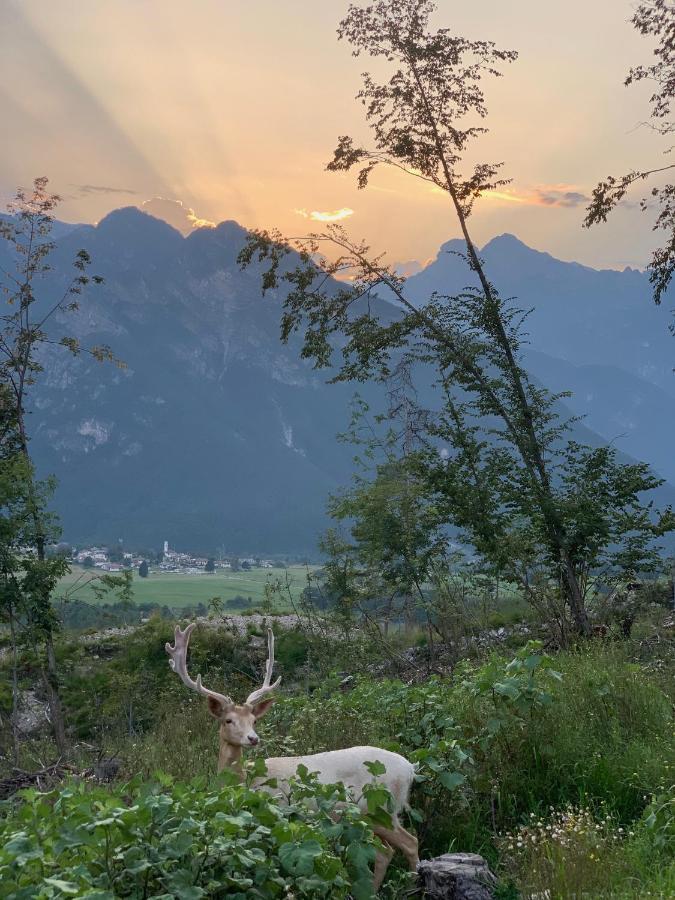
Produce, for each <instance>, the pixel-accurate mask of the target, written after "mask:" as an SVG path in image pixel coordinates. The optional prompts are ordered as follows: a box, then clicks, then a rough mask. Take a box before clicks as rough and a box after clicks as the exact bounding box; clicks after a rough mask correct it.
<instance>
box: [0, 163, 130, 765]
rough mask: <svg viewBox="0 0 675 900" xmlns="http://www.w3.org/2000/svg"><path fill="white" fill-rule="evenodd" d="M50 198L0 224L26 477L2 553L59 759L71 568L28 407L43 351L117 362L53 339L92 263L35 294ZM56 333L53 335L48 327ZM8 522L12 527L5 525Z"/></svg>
mask: <svg viewBox="0 0 675 900" xmlns="http://www.w3.org/2000/svg"><path fill="white" fill-rule="evenodd" d="M59 199H60V198H59V197H58V195H56V194H51V193H49V191H48V190H47V179H46V178H38V179H36V180H35V182H34V184H33V189H32V190H31V191H24V190H19V191H18V192H17V195H16V199H15V200H14V202H13V203H11V204H10V205H9V208H8V212H9V215H8V216H6V217H3V218H2V219H0V237H1V238H3V239H4V240H5V241H6V246H7V248H8V250H9V253H8V256H9V259H10V260H11V263H12V265H13V268H6V267H2V268H0V292H1V294H2V298H3V300H4V304H3V308H2V311H1V312H0V398H1V404H2V405H1V412H2V418H1V420H0V447H1V448H2V464H3V466H4V467H5V470H6V471H9V470H11V469H14V470H15V471H18V472H20V473H21V478H20V480H19V481H18V482H17V483H16V485H15V486H16V488H17V491H18V492H15V493H14V494H13V495H12V496H11V497H9V498H6V499H9V500H10V501H11V503H10V505H9V506H7V504H4V509H5V510H10V511H12V510H13V511H14V517H15V519H16V517H17V516H18V517H19V519H20V524H21V527H20V528H19V529H17V530H15V531H13V532H12V530H11V529H6V534H5V538H6V542H5V544H4V547H3V572H2V574H3V578H4V581H3V585H4V587H5V589H6V592H5V595H4V597H3V600H4V603H3V607H4V610H3V611H4V612H5V614H6V615H7V614H9V615H10V616H12V617H13V622H16V621H18V619H17V612H18V611H19V609H20V611H21V615H20V621H21V622H22V623H23V626H24V629H25V630H26V632H27V634H28V635H29V639H30V640H31V641H32V642H33V643H34V644H35V645H40V646H42V647H44V663H43V664H42V667H41V672H42V680H43V683H44V688H45V692H46V694H47V700H48V704H49V718H50V722H51V725H52V729H53V732H54V739H55V742H56V745H57V749H58V751H59V753H61V754H63V753H64V752H65V750H66V736H65V723H64V718H63V710H62V706H61V700H60V695H59V679H58V672H57V664H56V654H55V650H54V635H55V632H56V630H57V628H58V621H57V618H56V615H55V613H54V609H53V606H52V603H51V595H52V592H53V590H54V587H55V586H56V583H57V581H58V579H59V578H60V577H61V575H63V574H64V572H65V571H66V570H67V568H68V563H67V560H65V559H64V558H62V557H60V556H57V557H54V558H51V559H50V558H48V557H47V553H46V549H47V544H48V542H49V541H50V540H52V539H53V538H54V536H55V535H56V533H57V529H56V523H55V520H54V518H53V516H51V515H50V514H49V511H48V496H49V493H50V490H49V488H50V485H49V483H45V482H41V481H39V480H38V479H37V478H36V475H35V469H34V466H33V461H32V458H31V454H30V435H29V429H28V400H29V397H30V394H31V391H32V390H33V389H34V387H35V385H36V384H37V382H38V379H39V377H40V375H41V373H42V372H43V362H42V357H41V350H42V348H43V347H45V346H47V345H52V344H56V345H58V346H61V347H62V348H64V350H65V351H66V352H70V353H71V354H73V355H75V356H77V355H78V354H80V353H83V352H86V353H89V354H91V355H92V356H93V357H94V358H96V359H98V360H112V359H113V356H112V353H111V351H110V349H109V348H108V347H105V346H94V347H90V348H83V347H82V346H81V345H80V343H79V341H78V340H77V339H76V338H74V337H72V336H70V335H59V334H58V333H56V332H55V327H58V326H57V325H56V323H57V321H58V320H59V319H60V316H61V314H63V313H68V312H74V311H76V310H77V309H78V308H79V302H80V295H81V294H82V292H83V290H84V289H85V287H86V286H87V285H89V284H90V283H95V284H98V283H100V282H101V281H102V279H101V278H99V277H98V276H93V277H90V276H89V275H88V274H87V270H88V267H89V264H90V258H89V255H88V254H87V252H86V251H85V250H79V251H78V252H77V253H76V255H75V258H74V260H73V271H72V275H71V276H70V277H69V278H68V279H67V280H66V282H65V283H64V284H62V287H61V290H60V292H59V293H57V295H56V297H55V298H54V297H53V296H52V295H51V294H50V293H49V292H48V291H46V290H44V289H43V291H41V292H39V293H38V291H37V288H38V286H39V285H40V282H41V279H42V278H43V277H44V276H45V275H46V273H47V272H48V271H49V269H50V266H49V257H50V254H51V253H52V252H53V250H54V248H55V244H54V242H53V241H52V240H51V231H52V226H53V222H54V218H53V211H54V209H55V207H56V205H57V203H58V202H59ZM50 326H51V327H50ZM7 522H9V519H7Z"/></svg>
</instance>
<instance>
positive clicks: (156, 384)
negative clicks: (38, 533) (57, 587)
mask: <svg viewBox="0 0 675 900" xmlns="http://www.w3.org/2000/svg"><path fill="white" fill-rule="evenodd" d="M243 238H244V231H243V230H242V229H241V228H239V226H237V225H236V224H235V223H231V222H230V223H227V222H226V223H223V224H222V225H220V226H219V227H218V228H216V229H213V230H203V231H198V232H195V233H193V234H192V235H191V236H190V237H189V238H188V239H184V238H182V237H181V236H180V235H179V234H178V232H176V231H174V230H173V229H172V228H170V227H169V226H167V225H165V224H164V223H162V222H159V221H157V220H155V219H152V218H150V217H149V216H147V215H145V214H143V213H141V212H139V211H137V210H134V209H126V210H120V211H117V212H115V213H112V214H111V215H110V216H108V217H107V218H106V219H104V220H103V221H102V222H101V223H100V225H99V226H98V227H97V228H85V229H78V231H77V233H76V234H71V235H66V236H65V237H64V238H63V239H62V240H61V241H60V244H59V249H58V252H57V254H56V255H55V274H54V276H53V278H52V282H53V281H54V280H59V278H60V276H61V273H62V272H63V271H65V269H66V266H67V262H68V260H69V259H70V257H71V256H72V254H73V252H74V250H75V249H77V248H78V247H80V246H85V247H86V248H87V249H88V250H89V252H90V253H91V255H92V257H93V259H94V260H95V264H94V266H93V269H92V271H96V272H97V273H100V274H102V275H103V276H104V277H105V285H104V287H102V288H100V289H92V291H90V292H89V293H88V295H87V299H86V301H85V302H84V303H83V311H82V312H81V313H80V314H78V315H77V316H74V317H71V318H64V319H63V321H62V322H59V323H58V324H59V328H61V327H62V328H63V330H64V332H67V333H75V334H76V335H77V336H78V337H79V338H80V339H81V340H82V341H83V343H84V342H86V343H88V344H94V343H101V342H106V343H108V344H110V345H111V346H112V347H113V348H114V350H115V352H116V354H117V355H118V356H119V357H121V358H122V359H123V360H124V361H125V363H126V364H127V368H126V369H123V370H119V369H116V368H114V367H112V366H110V365H100V364H98V363H95V362H93V361H91V360H90V359H88V358H87V357H80V358H79V359H77V360H75V361H74V362H73V361H72V360H71V359H70V358H66V357H65V356H64V355H63V353H62V351H60V350H58V349H55V348H54V349H52V350H50V351H49V352H48V353H47V354H46V356H45V366H46V369H47V378H46V389H44V390H42V389H41V391H40V394H39V398H38V407H37V408H36V409H35V410H34V411H33V413H32V415H33V417H34V421H33V423H32V431H33V433H34V435H35V437H34V440H33V450H34V453H35V454H36V458H37V459H38V461H39V463H40V467H41V469H42V471H44V472H55V473H56V475H57V477H58V481H59V488H58V492H57V507H58V509H59V512H60V514H61V517H62V521H63V526H64V532H65V535H66V536H67V537H68V538H69V539H70V540H73V541H82V540H84V539H88V540H89V539H91V540H111V539H115V538H117V537H122V538H124V540H125V541H126V542H128V543H133V544H138V543H141V544H145V545H153V546H157V545H159V544H160V542H161V541H162V540H164V539H165V538H166V539H168V540H169V541H170V542H171V543H172V544H173V545H176V546H181V547H194V548H213V547H216V546H219V545H224V546H225V547H227V548H228V549H230V550H232V551H238V552H244V551H246V550H250V551H253V550H259V551H262V550H268V551H272V550H278V551H288V552H293V551H297V552H302V551H305V550H307V549H309V548H313V547H314V546H315V544H316V537H317V534H318V532H319V531H320V530H321V529H322V528H323V527H325V524H326V520H325V517H324V506H325V499H326V495H327V493H328V492H329V491H330V490H332V489H334V488H336V487H337V486H338V485H340V484H344V483H345V482H346V481H347V480H348V479H349V473H350V471H351V455H352V451H351V450H350V449H349V448H346V447H343V446H342V445H338V444H337V442H336V441H335V434H336V432H337V431H338V430H340V429H342V428H344V427H345V426H346V424H347V422H348V416H349V410H348V406H349V400H350V398H351V396H352V393H353V389H352V388H351V387H346V386H335V387H332V386H331V387H326V386H325V384H324V381H325V377H326V376H325V375H324V374H323V373H316V372H314V371H312V369H311V368H310V367H309V366H308V365H305V364H302V363H300V362H299V361H298V348H297V346H290V347H283V346H282V345H281V343H280V341H279V337H278V318H279V316H278V301H277V300H276V299H275V298H274V297H273V296H269V297H267V298H265V299H264V300H263V299H262V298H261V296H260V289H259V285H260V281H259V277H258V275H257V274H256V273H255V272H247V273H241V272H239V270H238V269H237V267H236V265H235V258H236V254H237V252H238V250H239V248H240V246H241V244H242V242H243ZM52 286H53V285H52V284H51V283H50V287H52ZM56 333H58V330H57V332H56Z"/></svg>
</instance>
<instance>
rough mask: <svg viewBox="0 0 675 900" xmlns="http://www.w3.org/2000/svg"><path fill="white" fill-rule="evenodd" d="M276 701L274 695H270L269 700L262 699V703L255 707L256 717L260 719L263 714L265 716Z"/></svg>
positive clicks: (254, 713)
mask: <svg viewBox="0 0 675 900" xmlns="http://www.w3.org/2000/svg"><path fill="white" fill-rule="evenodd" d="M273 703H274V697H268V698H267V700H261V701H260V703H257V704H256V705H255V706H254V707H253V715H254V716H255V717H256V719H259V718H260V717H261V716H264V715H265V713H266V712H267V710H268V709H269V708H270V707H271V706H272V704H273Z"/></svg>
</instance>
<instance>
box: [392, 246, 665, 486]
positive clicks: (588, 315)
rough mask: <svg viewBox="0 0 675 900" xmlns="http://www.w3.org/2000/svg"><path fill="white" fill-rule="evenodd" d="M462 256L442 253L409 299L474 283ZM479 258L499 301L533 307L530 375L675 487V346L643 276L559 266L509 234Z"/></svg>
mask: <svg viewBox="0 0 675 900" xmlns="http://www.w3.org/2000/svg"><path fill="white" fill-rule="evenodd" d="M461 250H462V242H461V241H448V243H446V244H444V245H443V247H442V248H441V250H440V251H439V254H438V256H437V258H436V260H435V261H434V262H432V263H431V264H430V265H429V266H427V268H426V269H424V270H423V271H422V272H420V273H419V274H418V275H414V276H413V277H411V278H410V279H409V280H408V282H407V289H408V292H409V293H410V295H411V296H412V297H413V298H414V299H415V300H417V301H421V300H423V299H424V297H426V296H428V294H429V293H430V292H431V291H434V290H436V291H439V292H440V293H453V292H456V291H459V290H461V289H462V287H464V286H465V285H467V284H470V283H471V281H472V276H471V273H470V272H468V270H467V266H466V263H465V262H464V261H463V260H462V259H461V258H460V257H459V256H458V255H457V253H458V252H461ZM481 255H482V257H483V258H484V260H485V263H486V268H487V272H488V275H489V277H490V278H491V279H492V281H493V282H494V283H495V284H496V285H497V287H498V289H499V291H500V292H501V294H502V296H507V297H508V296H510V297H515V298H516V300H517V302H518V305H519V306H521V307H522V308H524V309H529V308H532V312H531V313H530V315H529V317H528V319H527V322H526V326H525V329H526V331H527V332H528V334H529V346H527V345H526V346H525V347H524V354H525V359H526V361H527V365H528V368H530V369H531V371H532V372H533V373H534V374H535V375H537V376H538V377H539V379H540V380H541V381H542V383H543V384H545V385H547V386H550V387H551V388H552V389H553V390H566V389H569V390H572V391H573V396H572V397H571V398H570V399H569V400H567V401H566V403H567V405H568V406H569V407H570V408H571V409H572V411H573V412H574V413H575V414H577V415H584V416H586V419H585V423H586V425H587V426H588V427H589V428H590V429H592V430H593V431H597V432H598V433H599V434H600V435H602V437H603V438H605V439H606V440H608V441H612V442H613V443H615V445H616V446H617V447H619V448H620V449H621V450H623V451H624V452H626V453H627V454H629V455H631V456H634V457H637V458H639V459H644V460H647V461H648V462H650V463H652V465H654V467H655V468H656V469H657V470H658V471H659V472H660V473H661V474H662V475H663V476H664V477H666V478H668V479H670V480H672V481H675V453H673V447H675V375H674V374H673V371H672V370H673V366H674V365H675V340H674V339H673V337H672V336H671V335H670V333H669V332H668V323H669V320H670V313H669V312H668V305H669V304H668V303H665V304H664V306H663V307H655V306H654V304H653V303H652V302H651V293H650V290H649V285H648V283H647V278H646V277H645V275H644V274H642V273H641V272H637V271H635V270H631V269H627V270H626V271H624V272H615V271H611V270H604V271H598V270H595V269H590V268H588V267H586V266H581V265H579V264H577V263H566V262H561V261H560V260H557V259H554V258H553V257H552V256H550V255H549V254H548V253H539V252H538V251H536V250H532V249H530V248H529V247H527V246H525V244H523V243H521V242H520V241H519V240H518V239H517V238H515V237H513V236H512V235H508V234H506V235H502V236H501V237H497V238H495V239H494V240H492V241H490V243H488V244H487V245H486V246H485V247H484V248H483V251H482V254H481Z"/></svg>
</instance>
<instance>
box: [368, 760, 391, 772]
mask: <svg viewBox="0 0 675 900" xmlns="http://www.w3.org/2000/svg"><path fill="white" fill-rule="evenodd" d="M363 765H364V766H365V767H366V769H368V771H369V772H370V774H371V775H384V773H385V772H386V771H387V767H386V766H385V764H384V763H383V762H380V760H379V759H375V760H372V761H371V762H364V764H363Z"/></svg>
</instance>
